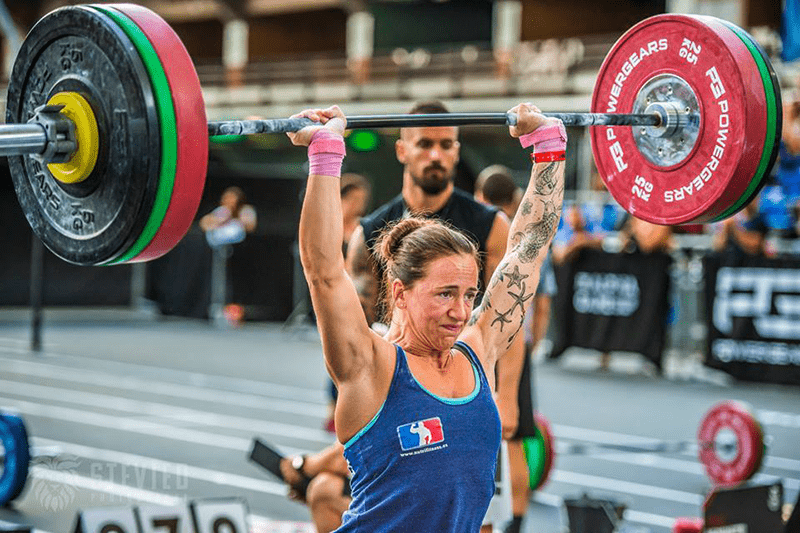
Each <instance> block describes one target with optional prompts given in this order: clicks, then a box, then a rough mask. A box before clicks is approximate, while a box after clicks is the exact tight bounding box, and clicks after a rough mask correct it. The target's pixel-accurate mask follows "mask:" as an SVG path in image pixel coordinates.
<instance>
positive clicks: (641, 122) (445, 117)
mask: <svg viewBox="0 0 800 533" xmlns="http://www.w3.org/2000/svg"><path fill="white" fill-rule="evenodd" d="M543 115H545V116H547V117H554V118H558V119H559V120H561V121H562V122H563V123H564V125H565V126H660V125H661V124H662V123H663V122H665V119H664V117H663V116H662V115H661V114H659V113H650V114H645V113H639V114H632V113H548V112H546V113H543ZM65 120H69V118H66V117H65ZM312 124H314V122H313V121H311V120H309V119H305V118H279V119H261V120H258V119H254V120H225V121H215V122H209V123H208V135H209V136H210V137H217V136H226V135H258V134H268V133H288V132H295V131H299V130H300V129H302V128H304V127H305V126H310V125H312ZM516 124H517V116H516V115H515V114H514V113H441V114H416V115H409V114H396V115H354V116H351V117H348V118H347V129H351V130H352V129H370V128H409V127H410V128H413V127H428V126H429V127H439V126H514V125H516ZM50 142H52V141H50V140H49V139H48V135H47V132H46V129H45V127H44V126H43V125H41V124H38V123H30V124H4V125H0V156H9V155H23V154H37V155H39V154H43V153H45V152H46V150H47V148H48V144H49V143H50ZM69 155H70V156H71V155H72V154H71V153H70V154H69ZM52 162H53V161H45V163H52Z"/></svg>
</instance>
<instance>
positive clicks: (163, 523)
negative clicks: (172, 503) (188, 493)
mask: <svg viewBox="0 0 800 533" xmlns="http://www.w3.org/2000/svg"><path fill="white" fill-rule="evenodd" d="M136 511H137V513H138V514H139V524H140V525H141V526H142V533H194V525H193V524H192V514H191V511H190V510H189V506H188V505H185V506H182V507H178V506H176V507H166V506H163V505H140V506H139V507H138V508H137V509H136Z"/></svg>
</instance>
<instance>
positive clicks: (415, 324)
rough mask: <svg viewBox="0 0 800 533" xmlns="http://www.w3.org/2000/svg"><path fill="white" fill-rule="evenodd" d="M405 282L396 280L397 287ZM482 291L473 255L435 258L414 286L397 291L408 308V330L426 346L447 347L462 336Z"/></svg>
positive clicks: (401, 303)
mask: <svg viewBox="0 0 800 533" xmlns="http://www.w3.org/2000/svg"><path fill="white" fill-rule="evenodd" d="M397 284H399V287H402V283H401V282H399V281H395V287H394V288H395V290H396V291H397V288H398V285H397ZM477 293H478V265H477V263H476V261H475V259H474V258H473V257H472V256H471V255H467V254H459V255H450V256H446V257H440V258H439V259H436V260H434V261H432V262H431V263H430V264H429V265H428V267H427V272H426V274H425V276H424V277H423V278H422V279H420V280H419V281H417V282H416V283H415V284H414V285H413V286H412V287H411V288H410V289H404V290H400V291H399V293H396V294H395V305H396V306H398V307H399V308H401V309H403V310H404V311H405V316H406V322H405V328H406V330H407V331H408V330H410V332H411V333H413V336H414V337H415V341H416V342H418V343H420V344H421V347H423V349H432V350H447V349H449V348H450V347H451V346H452V345H453V344H454V343H455V342H456V340H457V339H458V336H459V335H460V334H461V332H462V331H463V330H464V326H466V324H467V321H468V320H469V318H470V315H471V313H472V307H473V304H474V302H475V296H476V295H477Z"/></svg>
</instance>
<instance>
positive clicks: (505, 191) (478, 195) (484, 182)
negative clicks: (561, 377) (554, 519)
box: [475, 165, 556, 533]
mask: <svg viewBox="0 0 800 533" xmlns="http://www.w3.org/2000/svg"><path fill="white" fill-rule="evenodd" d="M522 195H523V190H522V189H521V188H520V187H519V186H517V184H516V183H514V179H513V178H512V177H511V170H510V169H509V168H508V167H505V166H503V165H492V166H489V167H486V168H485V169H483V170H482V171H481V173H480V174H478V177H477V178H476V180H475V199H476V200H478V201H480V202H483V203H486V204H489V205H494V206H496V207H498V208H500V210H501V211H502V212H503V214H505V215H506V216H507V217H508V219H509V220H513V219H514V216H515V215H516V214H517V209H518V208H519V204H520V202H521V200H522ZM555 292H556V280H555V273H554V272H553V265H552V262H551V260H550V254H549V253H548V254H547V257H546V258H545V261H544V263H543V264H542V268H541V271H540V277H539V286H538V287H537V288H536V294H535V295H534V297H533V301H532V303H531V305H529V306H528V309H527V311H526V312H525V326H524V327H525V357H524V359H523V365H522V372H521V374H520V378H519V386H518V387H519V388H518V393H517V408H518V413H519V414H518V421H519V422H518V424H517V430H516V432H515V433H514V434H513V435H512V436H511V437H510V438H508V439H507V443H508V459H509V468H510V470H511V472H510V473H511V476H510V478H511V494H512V500H511V506H512V514H513V518H512V520H511V522H510V523H509V524H507V525H506V528H505V529H504V533H519V531H520V530H521V528H522V521H523V519H524V517H525V513H526V512H527V510H528V502H529V501H530V480H529V476H528V464H527V461H526V459H525V450H524V448H523V445H522V439H524V438H526V437H535V436H536V432H537V429H536V422H535V420H534V416H533V414H534V407H535V406H534V405H533V390H534V388H533V387H534V383H533V376H532V369H531V365H533V360H532V357H533V350H534V349H535V347H536V346H537V345H538V343H539V342H540V341H541V340H542V339H543V338H544V336H545V334H546V333H547V326H548V324H549V323H550V309H551V306H552V298H553V295H555Z"/></svg>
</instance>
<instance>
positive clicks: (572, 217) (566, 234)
mask: <svg viewBox="0 0 800 533" xmlns="http://www.w3.org/2000/svg"><path fill="white" fill-rule="evenodd" d="M602 247H603V240H602V238H601V237H598V236H596V235H593V234H592V233H590V232H589V230H588V229H587V228H586V220H585V219H584V217H583V213H582V212H581V206H580V204H572V205H570V206H568V207H565V208H564V222H563V225H562V226H561V227H560V228H559V229H558V233H557V234H556V236H555V238H554V239H553V252H552V253H553V263H555V264H556V265H560V264H562V263H565V262H568V261H572V260H574V259H575V257H577V255H578V253H579V252H580V251H581V250H583V249H584V248H594V249H600V248H602Z"/></svg>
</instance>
